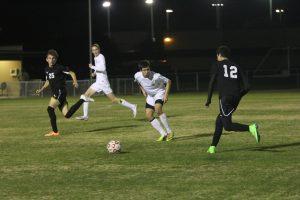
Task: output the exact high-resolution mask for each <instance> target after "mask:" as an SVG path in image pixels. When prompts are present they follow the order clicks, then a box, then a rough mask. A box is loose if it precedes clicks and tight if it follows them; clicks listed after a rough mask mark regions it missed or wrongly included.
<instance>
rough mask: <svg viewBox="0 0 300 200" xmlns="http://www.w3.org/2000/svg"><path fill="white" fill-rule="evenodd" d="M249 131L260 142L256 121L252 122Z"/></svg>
mask: <svg viewBox="0 0 300 200" xmlns="http://www.w3.org/2000/svg"><path fill="white" fill-rule="evenodd" d="M249 131H250V133H251V134H252V135H253V136H254V137H255V140H256V142H257V143H259V142H260V135H259V132H258V126H257V124H256V123H254V124H251V125H250V126H249Z"/></svg>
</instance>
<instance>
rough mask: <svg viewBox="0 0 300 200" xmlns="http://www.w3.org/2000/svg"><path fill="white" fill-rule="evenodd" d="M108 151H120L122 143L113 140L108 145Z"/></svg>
mask: <svg viewBox="0 0 300 200" xmlns="http://www.w3.org/2000/svg"><path fill="white" fill-rule="evenodd" d="M106 148H107V151H108V153H120V152H121V143H120V142H119V141H115V140H111V141H109V143H108V144H107V146H106Z"/></svg>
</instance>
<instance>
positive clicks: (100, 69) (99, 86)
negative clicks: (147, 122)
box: [76, 44, 137, 120]
mask: <svg viewBox="0 0 300 200" xmlns="http://www.w3.org/2000/svg"><path fill="white" fill-rule="evenodd" d="M91 48H92V53H93V55H94V60H95V66H93V65H92V64H89V67H90V68H91V69H93V70H94V73H93V75H96V82H95V83H93V84H92V85H91V86H90V88H89V89H88V90H87V91H86V92H85V94H84V96H85V97H86V98H90V97H91V96H92V95H94V94H95V93H96V92H101V91H102V92H104V94H105V95H106V96H107V97H108V98H109V99H110V100H111V102H112V103H118V104H120V105H122V106H124V107H126V108H129V109H130V110H131V111H132V113H133V117H134V118H135V117H136V113H137V105H136V104H131V103H129V102H127V101H126V100H124V99H119V98H117V97H116V96H115V95H114V93H113V91H112V89H111V88H110V84H109V81H108V77H107V73H106V64H105V58H104V56H103V55H102V54H101V53H100V46H99V45H98V44H93V45H92V46H91ZM91 100H92V99H91ZM92 101H93V100H92ZM88 109H89V102H84V103H83V116H80V117H76V119H78V120H88Z"/></svg>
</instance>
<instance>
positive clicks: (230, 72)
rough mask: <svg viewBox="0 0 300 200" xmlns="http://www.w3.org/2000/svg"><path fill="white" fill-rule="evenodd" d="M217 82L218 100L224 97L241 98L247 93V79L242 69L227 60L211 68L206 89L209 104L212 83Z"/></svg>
mask: <svg viewBox="0 0 300 200" xmlns="http://www.w3.org/2000/svg"><path fill="white" fill-rule="evenodd" d="M216 81H217V84H218V87H217V88H218V90H219V98H222V97H224V96H237V97H240V96H243V95H245V94H246V93H247V92H248V91H249V88H250V87H249V83H248V79H247V77H246V75H245V73H244V71H243V69H242V68H241V67H240V66H238V65H236V64H235V63H233V62H231V61H229V60H223V61H218V62H217V63H215V64H214V65H213V66H212V69H211V79H210V83H209V89H208V99H207V101H208V102H210V100H211V97H212V92H213V88H214V83H215V82H216Z"/></svg>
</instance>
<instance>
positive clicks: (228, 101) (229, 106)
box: [219, 96, 241, 117]
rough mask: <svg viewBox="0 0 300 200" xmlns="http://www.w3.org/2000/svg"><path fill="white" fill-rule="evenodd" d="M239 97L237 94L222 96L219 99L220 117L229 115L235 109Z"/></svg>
mask: <svg viewBox="0 0 300 200" xmlns="http://www.w3.org/2000/svg"><path fill="white" fill-rule="evenodd" d="M240 100H241V98H240V97H237V96H224V97H221V98H220V99H219V104H220V115H221V116H222V117H231V115H232V113H234V111H236V109H237V107H238V105H239V103H240Z"/></svg>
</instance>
